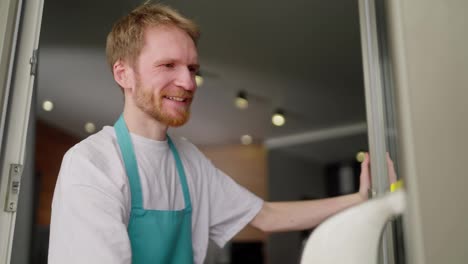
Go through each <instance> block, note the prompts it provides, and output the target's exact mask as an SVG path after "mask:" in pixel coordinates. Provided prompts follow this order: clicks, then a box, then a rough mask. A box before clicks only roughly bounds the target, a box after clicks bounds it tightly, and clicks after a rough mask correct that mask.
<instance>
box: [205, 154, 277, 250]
mask: <svg viewBox="0 0 468 264" xmlns="http://www.w3.org/2000/svg"><path fill="white" fill-rule="evenodd" d="M200 150H201V151H202V152H203V153H204V154H205V155H206V156H207V157H208V158H209V159H210V160H211V161H212V162H213V164H214V165H215V166H216V167H217V168H219V169H220V170H222V171H223V172H225V173H226V174H227V175H229V176H230V177H232V178H233V179H234V180H235V181H236V182H237V183H239V184H240V185H242V186H244V187H245V188H247V189H248V190H250V191H252V192H253V193H255V194H256V195H257V196H259V197H260V198H263V199H264V200H266V199H267V197H268V193H267V189H268V185H267V184H268V182H267V158H266V157H267V154H266V153H267V151H266V149H265V148H264V147H263V146H261V145H249V146H244V145H228V146H216V147H201V148H200ZM258 240H261V241H264V240H266V234H265V233H263V232H261V231H259V230H257V229H255V228H252V227H250V226H247V227H246V228H244V230H242V231H241V232H240V233H239V234H238V235H237V236H236V237H235V238H234V241H239V242H240V241H258Z"/></svg>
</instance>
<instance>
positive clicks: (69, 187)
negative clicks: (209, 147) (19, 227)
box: [49, 127, 263, 264]
mask: <svg viewBox="0 0 468 264" xmlns="http://www.w3.org/2000/svg"><path fill="white" fill-rule="evenodd" d="M131 139H132V143H133V146H134V149H135V155H136V159H137V162H138V170H139V174H140V181H141V188H142V192H143V206H144V208H145V209H149V210H179V209H183V208H184V198H183V193H182V189H181V185H180V182H179V176H178V173H177V168H176V165H175V160H174V157H173V155H172V153H171V151H170V148H169V145H168V143H167V141H155V140H151V139H147V138H144V137H141V136H138V135H135V134H131ZM173 141H174V144H175V145H176V147H177V150H178V152H179V155H180V157H181V160H182V163H183V165H184V169H185V173H186V176H187V183H188V187H189V192H190V198H191V201H192V244H193V253H194V263H196V264H201V263H203V260H204V258H205V255H206V251H207V247H208V241H209V239H212V240H213V241H214V242H216V243H217V244H218V245H219V246H224V244H225V243H226V242H227V241H228V240H230V239H231V238H232V237H233V236H234V235H235V234H236V233H238V232H239V231H240V230H241V229H242V228H243V227H244V226H245V225H247V224H248V223H249V222H250V221H251V220H252V219H253V218H254V217H255V215H257V213H258V212H259V211H260V209H261V207H262V204H263V201H262V200H261V199H260V198H258V197H257V196H255V195H254V194H252V193H251V192H249V191H248V190H246V189H245V188H243V187H241V186H240V185H238V184H237V183H235V182H234V181H233V180H232V179H231V178H230V177H228V176H227V175H225V174H224V173H223V172H221V171H220V170H218V169H217V168H215V167H214V166H213V164H212V163H211V162H210V161H209V160H208V159H207V158H206V157H205V156H204V155H203V154H202V153H201V152H200V151H199V150H198V149H197V148H196V147H195V146H194V145H193V144H191V143H189V142H188V141H186V140H176V139H173ZM130 209H131V195H130V188H129V183H128V177H127V175H126V173H125V169H124V163H123V160H122V157H121V154H120V149H119V145H118V143H117V139H116V135H115V131H114V128H113V127H104V129H103V130H102V131H100V132H98V133H96V134H94V135H92V136H90V137H88V138H87V139H85V140H83V141H82V142H80V143H78V144H77V145H75V146H74V147H73V148H71V149H70V150H69V151H68V152H67V153H66V154H65V156H64V158H63V162H62V167H61V169H60V174H59V177H58V180H57V184H56V186H55V192H54V198H53V202H52V218H51V225H50V242H49V264H63V263H70V264H71V263H80V264H82V263H88V264H92V263H99V264H105V263H112V264H120V263H122V264H124V263H125V264H129V263H131V248H130V240H129V237H128V234H127V225H128V221H129V215H130Z"/></svg>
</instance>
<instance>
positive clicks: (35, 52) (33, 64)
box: [29, 49, 39, 76]
mask: <svg viewBox="0 0 468 264" xmlns="http://www.w3.org/2000/svg"><path fill="white" fill-rule="evenodd" d="M38 52H39V51H38V50H37V49H35V50H33V54H32V57H31V59H30V60H29V64H31V73H30V74H31V75H33V76H36V73H37V55H38Z"/></svg>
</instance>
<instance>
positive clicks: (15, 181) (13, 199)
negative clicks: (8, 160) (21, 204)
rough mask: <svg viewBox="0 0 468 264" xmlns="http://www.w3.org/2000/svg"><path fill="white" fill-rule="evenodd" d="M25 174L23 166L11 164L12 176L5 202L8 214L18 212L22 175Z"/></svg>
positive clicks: (10, 175) (10, 176)
mask: <svg viewBox="0 0 468 264" xmlns="http://www.w3.org/2000/svg"><path fill="white" fill-rule="evenodd" d="M22 172H23V165H20V164H10V174H9V175H8V176H9V181H8V193H7V199H6V202H5V211H6V212H16V208H17V206H18V197H19V192H20V185H21V174H22Z"/></svg>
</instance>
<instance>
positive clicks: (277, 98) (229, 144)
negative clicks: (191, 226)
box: [12, 0, 368, 264]
mask: <svg viewBox="0 0 468 264" xmlns="http://www.w3.org/2000/svg"><path fill="white" fill-rule="evenodd" d="M163 3H166V4H169V5H171V6H173V7H175V8H176V9H178V10H179V11H181V12H182V13H184V14H186V15H187V16H189V17H191V18H193V19H194V20H195V21H196V22H197V23H198V24H199V25H200V27H201V30H202V37H201V40H200V42H199V44H198V49H199V54H200V63H201V70H200V73H199V75H200V76H201V78H202V83H200V84H199V87H198V90H197V93H196V100H195V101H194V103H193V106H192V114H191V119H190V121H189V123H188V124H186V125H185V126H183V127H181V128H177V129H171V130H170V132H169V133H170V134H171V135H172V136H174V137H183V138H186V139H187V140H189V141H190V142H192V143H194V144H195V145H196V146H198V147H199V148H200V149H201V151H202V152H203V153H204V154H205V155H206V156H207V157H208V158H209V159H210V160H211V161H212V162H213V163H214V164H215V165H216V166H217V167H219V168H220V169H221V170H223V171H225V172H226V173H227V174H228V175H230V176H231V177H232V178H233V179H234V180H235V181H237V182H239V183H240V184H241V185H243V186H245V187H246V188H248V189H249V190H251V191H253V192H254V193H255V194H256V195H258V196H259V197H261V198H263V199H265V200H269V201H293V200H305V199H320V198H325V197H332V196H337V195H340V194H346V193H351V192H354V191H356V190H357V189H358V184H359V182H358V175H359V162H358V161H357V160H356V155H357V154H358V152H360V151H366V150H367V149H368V143H367V126H366V113H365V99H364V81H363V66H362V55H361V43H360V31H359V14H358V4H357V2H356V1H342V0H336V1H300V0H293V1H292V2H288V3H285V2H282V1H254V2H247V1H241V2H238V1H237V2H225V1H213V0H203V1H163ZM138 4H139V1H130V0H126V1H124V0H119V1H98V2H96V1H91V0H85V1H79V2H77V1H57V0H47V1H45V4H44V14H43V19H42V29H41V38H40V49H39V66H38V75H37V84H36V90H35V94H34V102H35V107H34V109H33V115H32V116H34V118H32V121H31V126H30V129H31V131H34V135H35V137H33V138H31V139H30V140H31V142H34V144H31V145H29V153H30V155H29V158H30V159H33V160H34V162H33V163H30V168H29V170H30V172H31V173H32V174H33V177H31V178H30V179H29V182H28V183H26V182H23V190H24V189H29V190H30V191H31V193H32V195H31V196H30V197H29V199H28V198H22V200H21V201H20V202H22V203H24V206H23V207H22V208H23V209H22V210H21V211H20V212H19V215H20V216H21V214H26V215H27V216H28V217H23V216H21V217H18V223H17V224H16V230H17V235H16V237H15V246H14V248H13V251H14V252H15V251H17V250H21V251H23V252H25V249H26V248H29V250H26V252H28V254H13V258H12V263H27V261H28V260H30V261H32V262H30V263H46V256H47V244H48V243H47V241H48V234H49V233H48V232H49V224H50V210H51V201H52V197H53V190H54V186H55V181H56V179H57V175H58V172H59V168H60V164H61V160H62V157H63V155H64V153H65V152H66V151H67V150H68V149H69V148H70V147H72V146H73V145H75V144H76V143H78V142H79V141H80V140H82V139H84V138H86V137H88V136H90V135H92V134H93V133H95V132H97V131H99V130H100V129H102V127H103V126H112V124H113V123H114V122H115V120H116V119H117V118H118V116H119V115H120V111H121V109H122V104H123V95H122V93H121V91H120V89H119V88H118V86H117V85H116V83H115V82H114V80H113V78H112V75H111V73H110V70H109V68H108V66H107V65H106V58H105V40H106V36H107V34H108V32H109V30H110V28H111V26H112V24H113V22H114V21H115V20H116V19H117V18H119V17H120V16H121V15H122V14H125V13H126V12H128V11H129V10H131V9H132V8H133V7H135V6H137V5H138ZM239 99H242V100H244V103H243V104H242V102H241V103H240V105H239ZM278 111H279V112H280V113H282V114H284V118H285V123H284V125H281V126H277V125H274V124H273V123H272V117H273V114H275V113H278ZM28 185H29V187H25V186H28ZM28 210H29V211H28ZM20 230H23V231H20ZM24 230H30V232H26V231H24ZM309 232H310V230H309V231H303V232H289V233H278V234H270V235H267V234H264V233H261V232H259V231H258V230H255V229H253V228H246V229H245V230H243V231H242V232H241V233H239V234H238V235H237V236H236V237H235V238H234V239H233V240H232V241H231V242H230V243H229V244H228V245H227V246H226V247H225V248H224V249H219V248H218V247H217V246H215V245H214V244H213V245H211V246H210V248H209V251H208V254H207V258H206V261H205V263H207V264H209V263H244V264H245V263H271V264H274V263H299V259H300V256H301V251H302V247H303V243H304V241H305V239H306V238H307V237H308V234H309ZM20 245H22V246H20ZM20 247H21V249H19V248H20Z"/></svg>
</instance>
